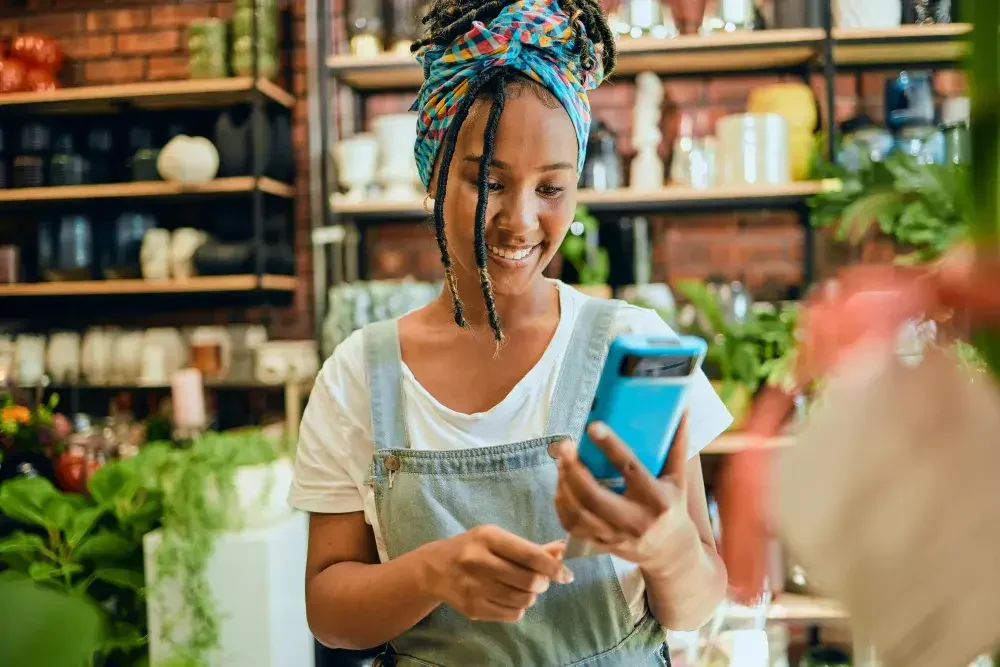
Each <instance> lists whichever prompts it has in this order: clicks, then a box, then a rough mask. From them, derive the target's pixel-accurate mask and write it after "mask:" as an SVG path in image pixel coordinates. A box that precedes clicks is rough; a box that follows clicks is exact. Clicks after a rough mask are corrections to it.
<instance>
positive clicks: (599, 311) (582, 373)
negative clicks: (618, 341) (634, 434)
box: [545, 299, 622, 441]
mask: <svg viewBox="0 0 1000 667" xmlns="http://www.w3.org/2000/svg"><path fill="white" fill-rule="evenodd" d="M621 304H622V302H621V301H618V300H613V299H588V300H587V302H586V303H584V304H583V308H582V309H581V310H580V315H579V317H577V320H576V324H575V326H574V327H573V334H572V335H571V337H570V340H569V347H568V348H567V349H566V356H565V357H563V362H562V368H561V369H560V370H559V377H558V379H556V387H555V393H554V395H553V396H552V405H551V406H549V420H548V424H547V425H546V427H545V434H546V435H569V436H570V437H571V438H573V439H574V440H577V441H579V439H580V438H581V437H582V436H583V429H584V427H585V426H586V421H587V415H588V414H589V413H590V406H591V404H592V403H593V402H594V392H595V391H597V382H598V380H600V377H601V370H602V369H603V367H604V359H605V357H607V355H608V346H609V345H610V344H611V323H612V322H613V320H614V317H615V313H616V312H618V308H619V307H620V306H621Z"/></svg>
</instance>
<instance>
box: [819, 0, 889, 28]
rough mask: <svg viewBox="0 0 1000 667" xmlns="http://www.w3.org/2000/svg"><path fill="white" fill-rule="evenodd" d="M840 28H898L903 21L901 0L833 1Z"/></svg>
mask: <svg viewBox="0 0 1000 667" xmlns="http://www.w3.org/2000/svg"><path fill="white" fill-rule="evenodd" d="M833 3H834V4H833V16H834V21H835V22H836V25H837V27H838V28H857V29H869V30H871V29H877V28H898V27H899V25H900V23H901V22H902V20H903V3H902V1H901V0H833Z"/></svg>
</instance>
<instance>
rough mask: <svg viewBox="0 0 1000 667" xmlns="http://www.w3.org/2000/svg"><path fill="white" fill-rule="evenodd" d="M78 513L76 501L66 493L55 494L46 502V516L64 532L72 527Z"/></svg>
mask: <svg viewBox="0 0 1000 667" xmlns="http://www.w3.org/2000/svg"><path fill="white" fill-rule="evenodd" d="M76 515H77V510H76V506H75V504H74V502H73V501H72V500H70V499H69V498H68V497H67V496H65V495H62V494H59V495H56V496H53V497H52V498H50V499H49V500H48V502H46V503H45V516H46V517H48V518H49V520H50V521H52V523H53V524H55V526H56V527H57V528H58V529H59V530H60V531H62V532H64V533H65V532H69V530H71V529H72V527H73V521H74V519H75V518H76Z"/></svg>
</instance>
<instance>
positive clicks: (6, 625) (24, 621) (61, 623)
mask: <svg viewBox="0 0 1000 667" xmlns="http://www.w3.org/2000/svg"><path fill="white" fill-rule="evenodd" d="M101 624H102V614H101V612H100V610H99V609H98V608H97V607H96V605H94V604H93V603H92V602H90V601H89V600H87V599H86V598H82V597H78V596H71V595H67V594H65V593H61V592H59V591H55V590H52V589H49V588H45V587H41V586H36V585H23V584H21V583H11V582H10V581H2V580H0V665H10V666H11V667H13V666H15V665H24V666H28V665H30V666H31V667H66V666H67V665H72V666H78V665H90V664H92V660H93V655H94V652H95V651H96V649H97V646H98V642H99V640H100V635H101Z"/></svg>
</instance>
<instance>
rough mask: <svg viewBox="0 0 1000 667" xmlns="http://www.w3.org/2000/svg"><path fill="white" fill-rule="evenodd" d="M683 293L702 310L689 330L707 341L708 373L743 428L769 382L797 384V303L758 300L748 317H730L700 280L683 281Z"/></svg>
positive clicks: (736, 426) (737, 426)
mask: <svg viewBox="0 0 1000 667" xmlns="http://www.w3.org/2000/svg"><path fill="white" fill-rule="evenodd" d="M677 289H678V291H679V292H680V293H681V294H682V295H683V296H684V298H686V299H687V300H688V301H689V302H690V303H691V304H692V305H693V306H694V309H695V311H696V313H697V317H695V319H694V322H693V324H692V325H691V326H690V327H689V328H688V330H687V331H686V333H690V334H693V335H697V336H700V337H702V338H704V339H705V340H706V341H708V353H707V354H706V357H705V367H706V372H707V373H709V375H710V377H713V378H714V379H713V385H714V386H715V389H716V391H717V392H718V394H719V396H720V397H721V398H722V400H723V402H724V403H725V404H726V407H727V408H728V409H729V412H730V414H731V415H732V416H733V425H732V426H731V427H730V428H731V429H733V430H738V429H740V428H741V427H742V426H743V424H744V421H745V419H746V417H747V415H748V412H749V409H750V404H751V402H752V400H753V397H754V396H755V395H756V393H757V392H758V390H759V389H760V388H761V387H762V386H763V385H764V384H769V385H779V386H783V387H785V388H788V389H793V388H794V375H793V373H794V369H795V328H796V324H797V321H798V308H797V306H796V305H783V306H778V307H776V306H772V305H770V304H754V306H753V308H751V309H750V312H749V313H748V316H747V318H746V319H745V320H744V321H741V322H737V321H732V320H730V319H728V318H726V317H725V315H724V313H723V311H722V307H721V306H720V304H719V301H718V299H717V298H716V296H715V295H714V294H713V293H712V292H711V291H710V290H709V288H708V286H706V285H705V284H704V283H701V282H698V281H683V282H681V283H679V284H678V285H677Z"/></svg>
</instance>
